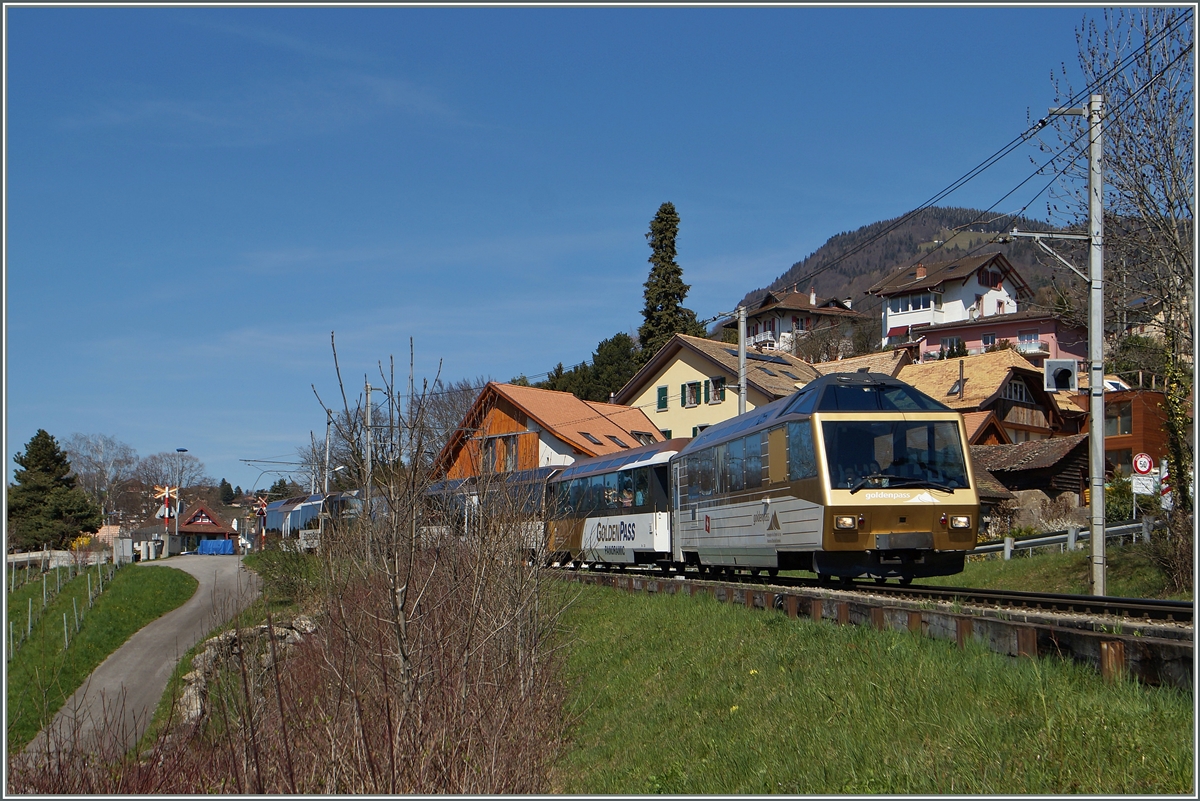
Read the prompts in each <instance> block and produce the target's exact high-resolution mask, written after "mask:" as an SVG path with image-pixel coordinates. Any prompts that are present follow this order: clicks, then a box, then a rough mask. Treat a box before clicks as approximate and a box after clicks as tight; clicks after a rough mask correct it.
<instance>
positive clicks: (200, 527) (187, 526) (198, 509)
mask: <svg viewBox="0 0 1200 801" xmlns="http://www.w3.org/2000/svg"><path fill="white" fill-rule="evenodd" d="M200 514H203V515H206V516H207V517H208V519H209V520H210V521H212V522H209V523H191V522H184V521H190V520H191V519H192V518H193V517H196V516H197V515H200ZM172 533H173V532H172ZM179 533H180V534H233V533H235V530H234V529H233V528H231V527H229V526H227V525H225V521H224V520H222V519H221V518H220V517H219V516H218V515H217V513H216V512H214V511H213V510H212V509H210V508H209V507H208V505H207V504H203V503H197V504H193V505H192V506H190V507H188V510H187V511H186V512H184V513H183V514H182V515H180V517H179Z"/></svg>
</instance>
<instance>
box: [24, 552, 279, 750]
mask: <svg viewBox="0 0 1200 801" xmlns="http://www.w3.org/2000/svg"><path fill="white" fill-rule="evenodd" d="M155 566H162V567H171V568H175V569H177V570H183V571H185V572H187V573H190V574H191V575H193V576H195V577H196V580H197V581H198V582H199V586H197V588H196V592H195V594H194V595H193V596H192V597H191V598H189V599H188V600H187V601H185V602H184V603H183V604H182V605H181V606H179V607H178V608H176V609H174V610H172V611H170V612H168V613H167V614H165V615H163V616H162V617H160V618H159V619H158V620H155V621H153V622H152V623H150V624H148V625H147V626H145V627H144V628H143V629H141V630H140V631H138V632H137V633H135V634H134V635H133V636H132V637H130V638H129V639H128V640H126V641H125V644H124V645H122V646H121V647H120V648H118V649H117V650H116V651H114V652H113V653H112V654H111V655H109V657H108V659H106V660H104V661H103V662H102V663H101V664H100V666H99V667H97V668H96V670H95V671H93V672H92V675H91V676H89V677H88V680H87V681H86V682H84V684H83V686H82V687H80V688H79V689H78V690H77V691H76V692H75V694H74V695H72V696H71V697H70V698H68V699H67V702H66V703H65V704H63V707H62V709H60V710H59V711H58V714H57V715H56V716H55V718H54V721H53V722H52V723H51V724H50V725H49V726H47V727H46V728H45V729H43V730H42V731H41V732H40V733H39V734H38V736H37V737H35V738H34V739H33V742H31V743H30V744H29V746H28V747H27V748H26V750H25V753H26V754H28V755H31V756H35V757H36V756H38V755H43V756H45V757H47V758H49V756H50V754H51V753H52V752H54V751H56V750H57V749H58V748H59V747H61V746H62V745H63V744H65V743H69V742H72V741H73V742H75V743H77V744H78V747H79V748H81V749H83V750H85V751H88V752H91V753H96V754H101V755H105V756H116V755H117V754H120V753H123V752H124V751H126V750H128V749H129V748H132V747H133V746H134V745H135V744H136V743H137V741H138V738H139V737H141V735H142V734H143V733H144V732H145V730H146V727H147V725H148V724H149V722H150V716H151V715H153V714H154V709H155V707H157V706H158V702H159V699H160V698H162V694H163V692H164V691H165V690H166V688H167V681H168V680H169V679H170V677H171V672H172V671H173V670H174V669H175V665H176V664H177V663H178V662H179V659H180V657H182V656H183V654H184V653H186V652H187V650H188V649H189V648H191V647H192V646H193V645H195V644H196V643H197V642H199V641H200V640H202V639H204V637H206V636H207V635H208V633H209V632H211V631H212V630H213V629H214V628H216V627H217V626H220V625H222V624H223V623H226V622H227V621H229V620H230V619H232V618H233V617H234V615H236V614H237V613H238V612H240V611H241V610H242V609H245V608H246V606H248V605H249V604H250V602H251V601H253V600H254V599H255V598H256V597H257V596H258V592H259V583H258V576H257V575H256V574H254V573H253V572H251V571H249V570H245V569H243V568H242V559H241V557H240V556H199V555H188V556H176V557H173V558H171V559H167V560H164V561H159V560H155V561H151V562H139V563H137V564H135V565H133V567H132V569H134V570H142V569H146V568H149V567H155Z"/></svg>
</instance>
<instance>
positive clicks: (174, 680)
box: [137, 551, 319, 751]
mask: <svg viewBox="0 0 1200 801" xmlns="http://www.w3.org/2000/svg"><path fill="white" fill-rule="evenodd" d="M242 564H243V565H245V566H246V568H247V569H248V570H253V571H254V572H256V573H259V574H260V575H263V576H264V577H265V578H266V579H268V582H269V585H268V586H269V588H270V589H268V591H267V593H266V595H260V596H259V597H257V598H255V599H254V600H253V601H252V602H251V603H250V604H249V605H248V606H247V607H246V608H245V609H243V610H242V611H241V612H239V613H238V614H237V615H236V616H234V618H233V619H232V620H230V621H229V622H228V623H226V624H225V625H223V626H218V627H217V628H216V629H214V630H212V631H210V632H209V633H208V634H207V635H206V636H205V637H203V638H202V639H201V640H200V641H199V642H197V643H196V644H195V645H193V646H192V647H191V648H189V649H188V650H187V651H186V652H185V653H184V654H183V656H182V657H181V658H180V659H179V661H178V662H177V663H175V669H174V670H173V671H172V672H171V678H170V679H168V680H167V689H166V691H165V692H164V693H163V696H162V698H160V699H159V701H158V705H157V706H156V707H155V709H154V714H153V715H151V717H150V723H149V725H148V726H147V727H146V731H145V732H144V733H143V734H142V736H141V738H140V739H139V740H138V745H137V750H138V751H142V750H145V749H147V748H149V747H150V746H151V745H152V744H153V743H154V742H155V741H156V740H157V739H158V738H159V736H160V735H161V734H162V733H163V727H164V726H166V725H167V723H168V722H169V721H170V719H171V707H172V706H173V705H174V703H175V699H177V698H178V697H179V696H180V694H181V693H182V692H183V687H184V685H183V677H184V675H185V674H186V673H188V672H190V671H191V670H192V669H193V667H192V660H193V659H195V658H196V655H197V654H199V653H200V652H201V651H202V650H204V647H205V643H206V642H207V641H208V639H209V638H211V637H215V636H216V635H218V634H220V633H221V632H223V631H229V630H231V629H244V628H251V627H253V626H257V625H259V624H260V623H265V622H266V620H267V614H268V612H269V613H270V615H271V617H272V619H274V620H281V619H285V618H292V617H295V616H296V615H297V614H299V613H300V607H299V604H298V603H297V602H296V595H297V590H299V588H300V585H301V584H304V583H307V582H311V581H312V580H313V578H314V576H315V573H316V571H318V570H319V563H318V560H317V557H315V556H312V555H309V554H280V553H279V552H272V554H271V557H270V558H267V559H264V557H263V554H262V553H261V552H257V551H256V552H254V553H249V554H246V555H245V556H243V557H242ZM271 590H274V591H275V594H274V595H273V596H272V595H271Z"/></svg>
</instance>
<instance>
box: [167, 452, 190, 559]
mask: <svg viewBox="0 0 1200 801" xmlns="http://www.w3.org/2000/svg"><path fill="white" fill-rule="evenodd" d="M175 452H176V453H178V454H180V456H179V483H178V484H176V485H175V486H176V487H177V488H178V489H179V495H177V496H176V497H175V541H176V542H178V541H179V504H180V503H181V502H182V501H183V454H185V453H187V452H188V449H187V448H176V449H175ZM167 551H168V552H169V551H170V548H168V549H167Z"/></svg>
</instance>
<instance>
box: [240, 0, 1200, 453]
mask: <svg viewBox="0 0 1200 801" xmlns="http://www.w3.org/2000/svg"><path fill="white" fill-rule="evenodd" d="M1188 19H1189V17H1188V16H1187V15H1180V16H1179V17H1177V18H1176V19H1175V20H1174V22H1173V23H1172V24H1171V25H1169V26H1166V27H1164V28H1163V29H1162V30H1161V31H1159V32H1158V33H1156V34H1154V35H1153V36H1152V37H1150V38H1149V39H1147V40H1146V42H1144V43H1143V44H1142V45H1141V47H1139V48H1137V49H1136V50H1134V51H1133V52H1131V53H1130V54H1129V55H1127V56H1126V57H1125V58H1123V59H1121V60H1120V61H1119V62H1117V63H1116V64H1114V65H1113V66H1112V67H1111V68H1110V69H1109V70H1108V71H1107V72H1105V73H1104V74H1103V75H1101V76H1099V77H1098V78H1096V79H1095V80H1094V81H1093V82H1092V83H1090V84H1088V85H1087V86H1085V87H1084V88H1082V89H1080V90H1079V91H1077V92H1075V93H1074V94H1073V95H1072V96H1071V97H1070V98H1068V99H1067V100H1066V101H1065V102H1066V105H1067V106H1071V105H1074V104H1076V103H1078V102H1080V101H1081V100H1082V99H1083V98H1086V97H1087V96H1088V95H1090V94H1091V93H1092V92H1094V91H1095V89H1096V88H1097V87H1098V86H1100V85H1102V84H1103V83H1104V82H1106V81H1107V80H1109V79H1110V78H1111V77H1112V76H1114V75H1116V74H1118V73H1120V72H1121V71H1122V70H1124V69H1125V68H1127V67H1128V66H1129V65H1130V64H1131V63H1132V62H1133V61H1135V60H1136V59H1137V58H1140V57H1141V56H1142V55H1143V54H1144V53H1145V52H1146V51H1147V50H1148V49H1150V48H1151V47H1153V46H1155V45H1156V44H1158V43H1159V42H1161V41H1162V40H1163V39H1165V38H1166V37H1167V36H1169V35H1170V34H1171V33H1173V32H1174V31H1175V30H1176V29H1177V28H1179V27H1180V26H1182V25H1183V24H1184V23H1186V22H1187V21H1188ZM1192 49H1193V48H1192V46H1191V45H1188V46H1187V47H1186V48H1184V50H1183V51H1182V52H1181V53H1180V54H1179V55H1178V56H1177V57H1176V58H1175V59H1173V60H1172V61H1171V62H1170V63H1168V64H1167V65H1166V66H1164V67H1163V69H1162V70H1160V71H1159V72H1158V74H1156V75H1155V76H1153V77H1152V78H1151V79H1150V80H1148V81H1147V82H1146V84H1145V85H1143V86H1142V87H1141V88H1140V89H1139V90H1138V91H1137V92H1135V93H1133V94H1132V95H1130V96H1129V97H1128V98H1127V99H1126V104H1128V103H1130V102H1132V100H1133V99H1134V98H1136V97H1137V95H1138V94H1140V93H1141V92H1143V91H1145V90H1146V89H1147V88H1148V87H1149V86H1150V85H1151V84H1152V83H1153V82H1154V81H1155V80H1157V79H1158V78H1160V77H1161V76H1162V75H1163V74H1165V73H1166V72H1167V70H1169V69H1170V68H1171V67H1172V66H1174V65H1175V64H1176V63H1178V61H1179V60H1181V59H1182V57H1183V56H1185V55H1186V54H1188V53H1189V52H1191V50H1192ZM1124 110H1125V107H1124V106H1121V107H1114V108H1111V109H1109V110H1108V111H1107V112H1106V116H1107V117H1109V118H1111V117H1114V116H1120V114H1121V113H1123V111H1124ZM1051 116H1052V115H1050V114H1047V115H1046V116H1044V117H1041V118H1039V119H1038V120H1037V121H1035V122H1034V123H1033V124H1031V125H1029V126H1028V127H1027V128H1026V129H1025V130H1023V131H1022V132H1021V133H1019V134H1017V135H1016V136H1014V137H1013V138H1012V139H1011V140H1009V141H1008V142H1006V143H1005V144H1004V145H1002V146H1001V147H1000V148H999V149H998V150H996V151H995V152H993V153H992V154H991V155H989V156H987V157H986V158H984V159H983V160H982V161H980V162H979V163H978V164H976V165H975V166H974V167H972V168H971V169H969V170H968V171H967V172H966V173H964V174H963V175H962V176H960V177H958V178H956V179H955V180H954V181H952V182H951V183H950V184H948V185H947V186H946V187H945V188H943V189H941V190H939V191H938V192H936V193H934V194H933V195H932V196H930V197H929V198H928V199H927V200H926V201H925V202H923V203H922V204H921V205H919V206H918V207H917V208H915V209H913V210H911V211H909V212H907V213H906V214H904V215H902V216H900V217H897V218H896V219H894V220H893V221H892V222H891V223H890V224H888V225H887V226H885V227H884V228H883V229H882V230H880V231H879V232H877V233H876V234H873V235H872V236H871V237H869V238H868V239H866V240H864V241H863V242H861V243H859V244H858V245H856V246H854V247H853V248H851V249H850V250H848V251H846V252H844V253H842V254H840V255H838V256H837V257H835V258H833V259H831V260H830V261H828V262H826V263H824V264H822V265H820V266H819V267H817V268H815V269H814V270H812V271H810V272H809V273H807V274H805V275H804V276H803V277H801V278H799V279H796V280H795V282H794V283H796V284H802V283H805V282H807V281H810V280H812V279H813V278H815V277H816V276H818V275H820V274H822V273H824V272H826V271H827V270H829V269H831V268H833V267H835V266H837V265H838V264H840V263H842V262H843V261H845V260H846V259H848V258H850V257H851V256H853V255H855V254H857V253H859V252H861V251H863V250H864V249H866V248H868V247H870V246H871V245H873V244H875V243H876V242H878V241H879V240H881V239H883V238H884V237H886V236H887V235H888V234H890V233H892V232H893V231H895V230H897V229H898V228H900V227H901V226H902V225H904V224H905V223H907V222H908V221H910V220H911V219H913V218H914V217H915V216H917V215H919V214H920V213H922V212H924V211H926V210H928V209H929V208H932V207H933V206H934V205H935V204H937V203H938V202H940V201H942V200H944V199H945V198H946V197H948V196H950V195H951V194H953V193H954V192H956V191H958V190H959V189H961V188H962V187H963V186H965V185H966V184H967V183H969V182H970V181H972V180H974V179H975V178H977V177H979V176H980V175H981V174H983V173H984V172H986V171H987V170H988V169H990V168H992V167H993V166H995V165H996V164H997V163H999V162H1000V161H1002V160H1003V159H1004V158H1006V157H1007V156H1008V155H1010V154H1011V153H1012V152H1014V151H1015V150H1016V149H1017V148H1019V147H1020V146H1021V145H1023V144H1025V143H1026V142H1028V141H1029V140H1030V138H1032V137H1033V136H1034V135H1036V134H1037V133H1038V132H1039V131H1041V130H1042V129H1044V128H1045V127H1047V126H1048V125H1049V123H1050V119H1051ZM1085 136H1087V129H1086V128H1085V129H1083V131H1082V132H1081V133H1080V134H1079V135H1078V136H1077V137H1075V139H1073V140H1072V141H1071V142H1069V143H1067V144H1066V145H1064V146H1063V147H1062V148H1060V149H1059V150H1058V151H1057V152H1055V153H1054V154H1053V155H1052V156H1051V157H1050V158H1049V159H1048V160H1047V161H1046V162H1045V163H1043V164H1041V165H1040V166H1038V167H1037V169H1036V170H1034V171H1033V172H1032V173H1031V174H1030V175H1029V176H1027V177H1026V178H1024V179H1023V180H1022V181H1021V182H1019V183H1018V184H1017V185H1016V186H1014V187H1013V188H1012V189H1011V190H1009V191H1008V192H1007V193H1005V194H1004V195H1003V196H1002V197H1001V198H1000V199H999V200H997V201H996V202H995V203H993V204H992V205H991V206H989V207H988V208H987V209H986V210H985V211H984V214H983V215H980V217H977V218H976V219H975V220H973V221H972V222H969V223H967V224H966V226H970V225H974V224H977V223H979V222H980V221H981V219H982V218H983V216H984V215H987V214H989V213H992V212H993V211H994V210H995V209H996V207H997V206H999V205H1000V204H1001V203H1003V202H1004V201H1005V200H1007V199H1008V198H1009V197H1011V196H1012V195H1013V194H1015V193H1016V192H1018V191H1019V190H1020V189H1021V188H1022V187H1023V186H1025V185H1026V184H1028V183H1029V182H1030V181H1032V180H1033V179H1034V178H1036V177H1037V176H1038V175H1040V174H1044V172H1045V171H1046V170H1047V169H1048V168H1050V167H1051V166H1052V165H1054V163H1055V162H1056V161H1058V160H1059V159H1060V158H1062V157H1063V156H1064V154H1065V153H1066V152H1067V151H1068V150H1070V149H1071V148H1072V147H1074V146H1075V145H1076V144H1077V143H1078V142H1079V140H1080V139H1082V138H1084V137H1085ZM1080 152H1082V151H1080ZM1076 159H1077V156H1076V158H1073V159H1070V160H1069V161H1068V162H1067V163H1066V164H1065V165H1064V166H1063V167H1062V168H1061V169H1058V170H1056V171H1054V173H1053V174H1052V176H1051V178H1050V180H1049V181H1048V182H1047V183H1046V184H1045V185H1044V186H1043V187H1042V188H1041V189H1040V190H1039V191H1038V192H1036V193H1035V194H1034V195H1033V196H1032V197H1030V199H1029V200H1028V202H1026V203H1025V205H1024V206H1022V207H1021V209H1020V210H1019V211H1016V212H1013V213H1010V214H1004V215H1000V216H999V217H995V218H993V219H992V220H990V221H989V222H994V221H995V220H998V219H1006V220H1009V221H1011V220H1015V219H1017V218H1019V217H1021V216H1022V215H1023V214H1024V213H1025V212H1026V211H1027V210H1028V209H1029V207H1030V206H1031V205H1033V203H1034V202H1035V201H1036V200H1037V199H1038V198H1039V197H1041V196H1042V195H1043V194H1044V193H1045V192H1046V191H1048V190H1049V188H1050V187H1051V186H1053V184H1054V183H1055V182H1056V181H1058V180H1059V179H1060V178H1061V177H1062V176H1063V174H1065V172H1066V170H1068V169H1070V166H1071V164H1073V163H1074V162H1075V161H1076ZM960 227H965V226H960ZM998 235H999V234H998ZM994 243H995V239H994V238H993V239H992V240H989V241H987V242H984V243H982V244H980V245H979V246H977V247H975V248H973V249H971V250H970V251H968V253H967V255H966V257H970V256H971V255H974V254H975V253H978V252H979V251H980V250H982V249H983V248H985V247H988V246H989V245H991V244H994ZM944 247H946V242H942V243H940V244H938V245H936V246H935V247H934V248H933V249H932V250H930V251H928V252H926V253H923V254H922V256H921V257H922V258H927V257H928V256H929V255H932V254H933V253H937V252H938V251H940V250H941V249H942V248H944ZM728 316H729V312H721V313H718V314H716V315H713V316H711V317H707V318H704V319H699V320H697V322H699V323H700V324H702V325H705V326H707V325H709V324H711V323H715V322H717V321H719V320H721V319H725V318H727V317H728ZM593 364H594V363H593V362H592V361H591V360H589V359H585V360H582V361H580V362H578V363H577V364H574V365H572V366H571V367H564V368H563V370H564V372H568V371H573V370H577V369H579V368H582V367H591V366H593ZM557 369H558V367H556V368H554V369H552V370H547V371H545V372H541V373H535V374H532V375H526V374H522V377H523V378H525V379H526V380H528V381H530V382H533V381H536V380H541V379H543V378H548V377H549V376H550V375H551V374H552V373H553V372H554V370H557ZM438 384H440V385H441V386H443V387H445V385H444V384H442V383H441V382H440V381H439V382H438ZM435 386H437V385H435ZM485 387H486V384H479V385H475V384H472V385H469V386H460V387H446V388H443V389H433V390H429V391H426V392H422V393H411V394H408V395H405V394H401V393H396V395H395V397H396V399H402V398H407V399H410V400H411V399H414V398H435V397H441V396H445V395H454V394H460V393H464V392H474V391H480V390H482V389H484V388H485ZM654 405H655V403H653V402H651V403H646V404H642V405H637V406H629V407H626V408H630V409H642V408H649V407H652V406H654ZM602 417H604V418H607V415H603V414H597V415H593V416H589V417H585V418H580V419H578V420H572V421H568V422H566V423H563V425H576V424H581V423H586V422H589V421H592V420H597V419H600V418H602ZM243 461H257V462H261V463H273V464H289V463H284V462H268V461H267V460H243Z"/></svg>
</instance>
